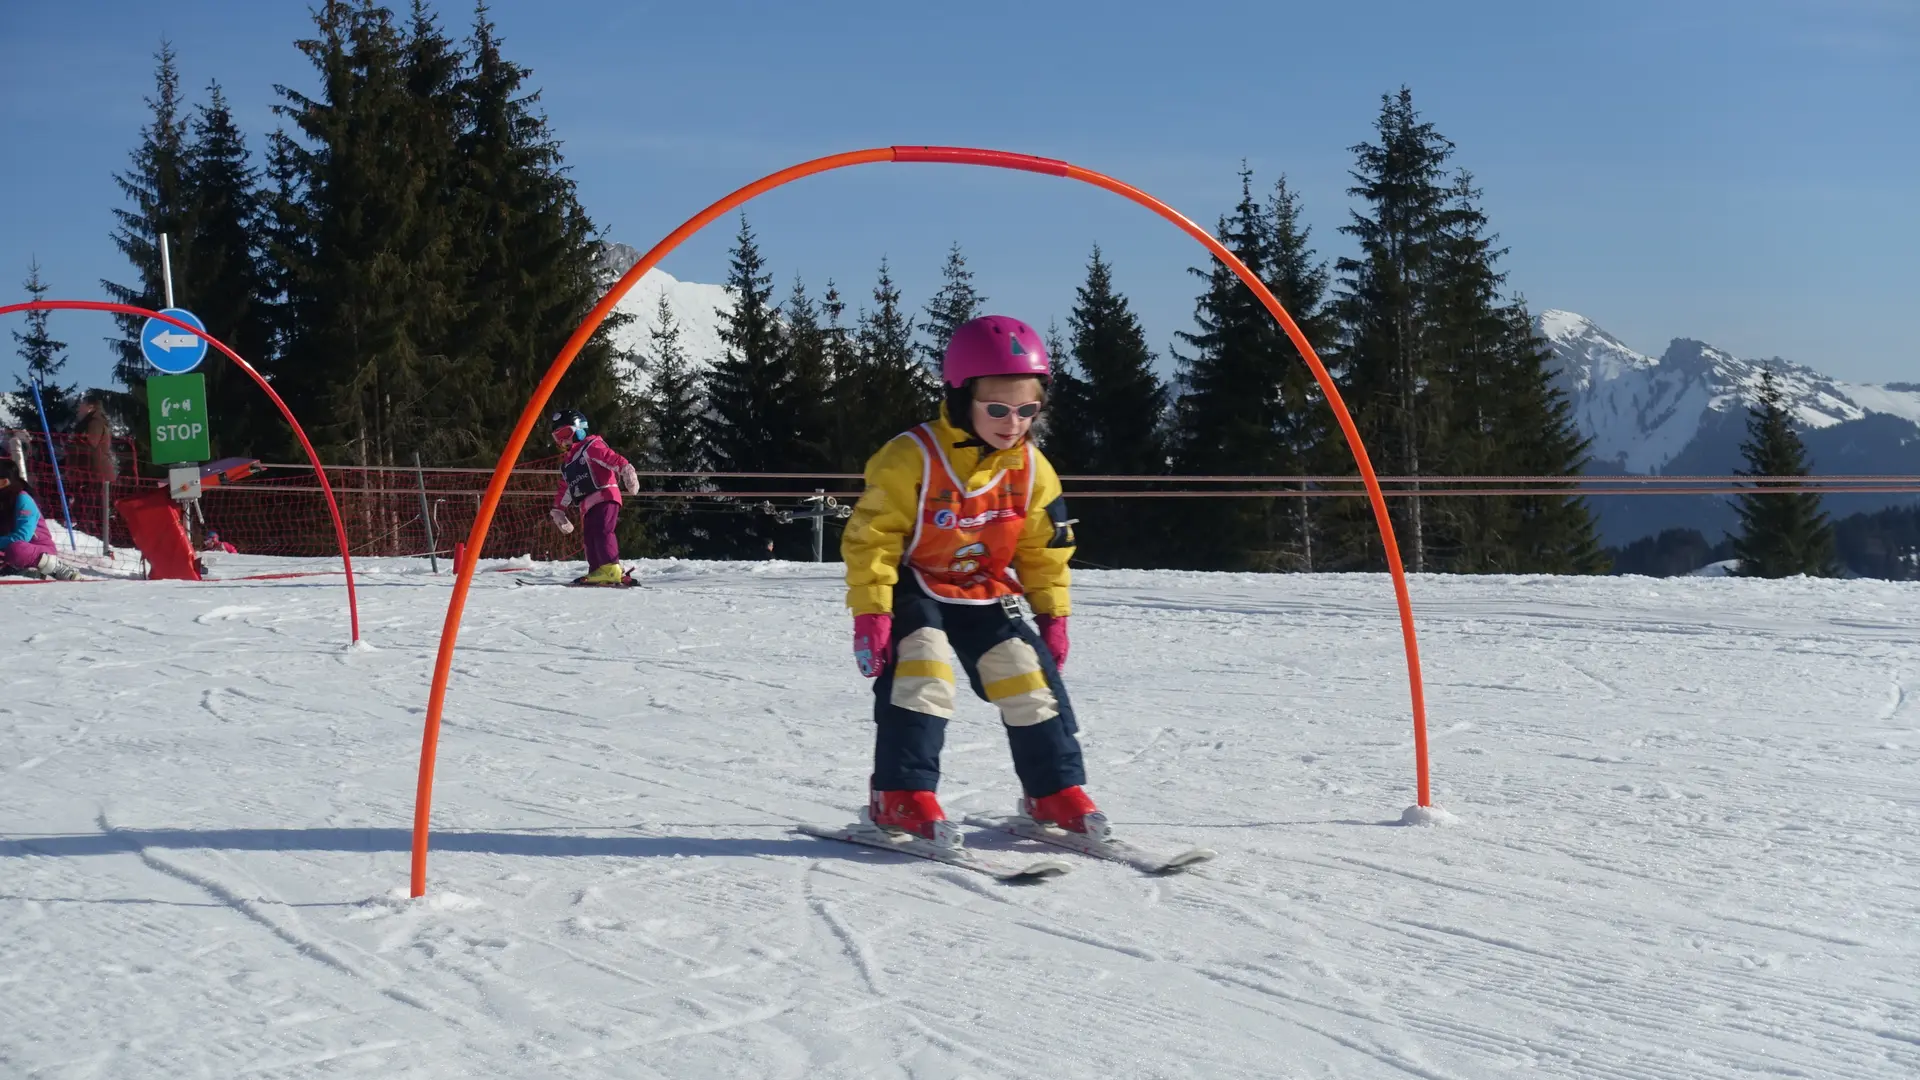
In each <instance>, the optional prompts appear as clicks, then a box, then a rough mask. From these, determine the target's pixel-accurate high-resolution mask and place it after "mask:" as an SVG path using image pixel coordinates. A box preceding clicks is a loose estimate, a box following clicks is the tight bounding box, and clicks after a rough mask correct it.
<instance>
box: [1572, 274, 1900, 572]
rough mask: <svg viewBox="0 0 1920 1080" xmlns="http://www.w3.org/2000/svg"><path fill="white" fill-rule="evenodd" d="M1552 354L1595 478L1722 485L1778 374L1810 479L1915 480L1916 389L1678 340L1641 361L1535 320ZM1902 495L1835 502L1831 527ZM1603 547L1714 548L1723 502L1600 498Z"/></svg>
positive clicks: (1580, 324) (1601, 336)
mask: <svg viewBox="0 0 1920 1080" xmlns="http://www.w3.org/2000/svg"><path fill="white" fill-rule="evenodd" d="M1534 324H1535V327H1536V328H1537V329H1538V330H1539V332H1540V335H1541V336H1542V337H1544V338H1545V339H1546V340H1547V342H1548V343H1549V344H1550V345H1551V346H1552V348H1553V353H1554V357H1555V359H1556V360H1557V361H1558V369H1557V371H1556V373H1555V382H1556V385H1557V386H1558V387H1559V388H1560V389H1561V390H1562V391H1563V392H1564V393H1565V394H1566V395H1567V400H1568V402H1569V403H1570V404H1571V405H1572V407H1573V415H1574V423H1575V425H1576V426H1577V427H1578V428H1579V431H1580V433H1581V434H1582V435H1584V436H1586V437H1587V438H1589V439H1591V440H1592V448H1591V450H1590V453H1591V454H1592V464H1591V466H1590V467H1589V470H1588V471H1589V472H1591V473H1595V474H1607V475H1632V474H1642V475H1652V474H1664V475H1671V476H1682V475H1717V476H1724V475H1727V474H1729V473H1732V472H1734V471H1736V470H1737V469H1739V468H1740V467H1741V465H1742V459H1741V456H1740V444H1741V442H1742V441H1744V440H1745V438H1746V420H1747V409H1748V407H1749V406H1750V405H1751V404H1752V403H1753V402H1754V401H1755V400H1756V399H1757V395H1758V392H1759V387H1760V374H1761V372H1762V371H1763V370H1764V369H1765V368H1766V367H1768V366H1772V367H1773V369H1774V372H1775V378H1776V379H1777V380H1778V382H1779V385H1780V388H1781V390H1782V391H1783V392H1784V394H1785V397H1786V404H1787V407H1788V409H1789V410H1790V411H1791V412H1792V413H1793V417H1794V421H1795V424H1796V426H1797V427H1798V428H1799V429H1800V432H1801V437H1802V438H1803V439H1804V440H1805V441H1806V444H1807V451H1808V456H1809V457H1810V458H1811V460H1812V462H1813V471H1814V472H1815V473H1823V474H1827V475H1840V474H1846V475H1881V474H1916V473H1920V384H1915V383H1887V384H1883V385H1875V384H1870V383H1847V382H1842V381H1840V380H1837V379H1833V378H1829V377H1828V376H1826V375H1823V374H1821V373H1820V372H1818V371H1815V370H1813V369H1812V368H1809V367H1806V366H1804V365H1800V364H1791V363H1787V362H1785V361H1783V360H1779V359H1774V360H1771V361H1755V360H1744V359H1741V358H1739V357H1736V356H1734V355H1732V354H1731V353H1728V352H1725V351H1724V350H1721V349H1717V348H1715V347H1713V346H1712V345H1708V344H1706V343H1705V342H1701V341H1695V340H1692V339H1689V338H1675V339H1674V340H1673V341H1672V342H1671V343H1669V344H1668V346H1667V349H1666V352H1664V353H1663V354H1661V355H1660V356H1659V357H1658V358H1655V357H1652V356H1649V355H1647V354H1645V353H1641V352H1638V351H1635V350H1634V349H1632V348H1630V347H1628V346H1627V345H1626V344H1624V343H1622V342H1621V341H1620V340H1619V339H1618V338H1616V337H1614V336H1613V335H1612V334H1609V333H1607V332H1606V331H1605V330H1603V329H1601V328H1600V327H1599V326H1597V325H1595V324H1594V323H1593V321H1592V320H1590V319H1588V318H1586V317H1585V316H1582V315H1578V314H1576V313H1574V312H1571V311H1560V310H1548V311H1543V312H1541V313H1540V314H1539V315H1538V316H1537V317H1536V318H1535V320H1534ZM1913 501H1914V499H1913V497H1911V496H1902V495H1880V496H1874V495H1845V496H1831V497H1829V498H1828V499H1827V500H1826V505H1827V509H1828V510H1829V512H1831V513H1833V514H1835V515H1836V516H1840V515H1844V514H1851V513H1856V512H1859V511H1863V510H1878V509H1881V508H1884V507H1887V506H1894V505H1904V504H1908V503H1911V502H1913ZM1595 505H1596V506H1597V508H1598V509H1599V510H1600V514H1601V527H1602V532H1603V533H1604V535H1605V537H1606V540H1607V542H1608V543H1614V544H1618V543H1624V542H1626V541H1630V540H1634V539H1638V538H1639V537H1642V536H1646V535H1649V534H1651V533H1654V532H1658V531H1659V530H1661V529H1665V528H1675V527H1688V528H1696V529H1699V530H1700V531H1701V532H1703V533H1705V534H1706V535H1707V536H1708V538H1709V539H1710V540H1713V539H1717V538H1718V537H1719V536H1720V535H1722V534H1723V533H1724V532H1726V531H1727V530H1728V529H1730V528H1731V527H1732V525H1733V522H1734V515H1733V512H1732V509H1731V507H1730V506H1729V504H1728V502H1727V500H1726V499H1725V498H1724V497H1685V496H1675V497H1672V498H1647V497H1632V498H1600V499H1596V500H1595Z"/></svg>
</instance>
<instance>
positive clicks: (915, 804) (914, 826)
mask: <svg viewBox="0 0 1920 1080" xmlns="http://www.w3.org/2000/svg"><path fill="white" fill-rule="evenodd" d="M867 820H868V821H870V822H872V823H873V824H875V825H877V826H879V827H880V828H882V829H886V830H888V831H889V832H903V833H909V834H911V835H914V836H917V837H919V838H921V839H922V840H930V841H932V842H934V843H936V844H939V845H941V846H942V847H959V846H960V830H959V829H957V828H955V827H954V826H953V824H952V823H951V822H949V821H948V820H947V813H946V811H944V810H942V809H940V800H939V799H938V798H937V797H935V795H934V794H933V792H931V791H872V792H869V793H868V795H867Z"/></svg>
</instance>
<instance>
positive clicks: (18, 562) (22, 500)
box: [0, 462, 80, 581]
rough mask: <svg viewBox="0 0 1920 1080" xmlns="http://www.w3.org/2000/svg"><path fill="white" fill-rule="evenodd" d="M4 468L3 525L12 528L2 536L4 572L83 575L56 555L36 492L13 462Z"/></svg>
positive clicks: (0, 483)
mask: <svg viewBox="0 0 1920 1080" xmlns="http://www.w3.org/2000/svg"><path fill="white" fill-rule="evenodd" d="M3 464H4V466H5V467H4V468H0V528H5V529H7V530H8V532H7V534H6V536H5V538H4V539H0V561H3V562H4V566H3V567H0V571H3V572H5V573H9V574H25V575H28V576H30V577H42V578H59V579H60V580H62V581H72V580H73V579H75V578H77V577H79V576H80V574H79V572H78V571H76V570H74V568H73V567H71V566H68V565H67V564H66V563H64V562H61V561H60V556H58V555H56V554H54V550H55V548H54V546H53V534H52V533H51V532H49V531H48V530H47V519H46V518H44V517H42V516H41V514H40V504H39V503H37V502H35V501H34V500H33V492H32V491H31V490H30V489H29V488H28V487H27V485H26V483H25V482H24V481H22V480H21V479H20V478H19V477H18V476H17V475H15V473H14V470H13V467H12V462H5V463H3Z"/></svg>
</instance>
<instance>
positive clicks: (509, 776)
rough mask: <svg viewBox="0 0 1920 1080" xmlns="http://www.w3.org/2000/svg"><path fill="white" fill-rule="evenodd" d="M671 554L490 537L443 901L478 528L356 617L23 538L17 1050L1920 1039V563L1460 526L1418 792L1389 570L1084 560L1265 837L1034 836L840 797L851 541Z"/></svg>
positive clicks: (1699, 1069)
mask: <svg viewBox="0 0 1920 1080" xmlns="http://www.w3.org/2000/svg"><path fill="white" fill-rule="evenodd" d="M287 565H288V564H285V563H276V562H269V561H267V560H249V559H229V560H225V561H223V562H222V564H221V565H220V566H219V567H218V568H217V569H219V570H220V571H221V572H222V573H225V574H229V575H232V574H239V573H243V572H249V571H252V572H260V571H265V570H268V569H285V568H286V567H287ZM314 565H316V567H317V566H318V564H314ZM641 569H642V572H643V574H644V576H645V577H646V579H647V582H648V587H647V588H645V589H642V590H633V591H626V592H608V591H593V590H581V589H565V588H523V587H517V586H516V584H515V581H514V575H513V574H510V573H483V574H481V575H479V580H478V584H477V585H476V587H475V589H474V591H473V595H472V600H471V602H470V603H469V605H468V608H467V617H466V627H465V631H464V634H463V637H462V640H461V648H460V652H459V655H458V658H457V661H456V663H455V667H454V681H453V684H452V691H451V695H450V698H449V702H448V707H447V727H446V730H445V733H444V737H443V740H442V744H441V754H440V760H439V781H438V788H437V797H436V802H435V805H434V826H435V829H436V831H435V833H434V850H433V856H432V862H431V865H430V891H429V893H428V895H427V896H426V897H424V898H422V899H419V900H408V899H406V894H405V885H406V878H407V843H408V828H409V825H410V822H411V811H412V805H413V791H414V776H415V774H414V768H415V764H416V761H417V755H418V752H419V745H420V727H421V720H422V713H423V707H424V705H425V702H426V693H427V680H428V673H429V669H430V666H431V664H432V659H433V643H434V640H435V637H436V634H437V632H438V629H439V625H440V621H441V619H442V616H443V613H444V610H445V605H446V601H447V597H448V588H447V579H446V578H445V576H441V577H434V576H430V575H428V574H427V573H426V572H425V569H424V567H419V568H416V567H415V566H414V565H412V564H408V563H402V562H397V561H396V562H388V563H379V562H377V561H376V562H375V563H374V564H373V565H371V566H367V567H366V570H367V573H366V574H365V576H364V578H363V582H362V591H361V594H360V595H361V605H362V609H361V610H362V614H363V618H364V620H365V624H366V627H367V630H366V633H367V636H368V638H369V639H370V641H371V642H372V643H373V644H374V645H375V646H377V648H376V649H374V650H359V651H354V650H349V649H347V648H345V647H344V645H343V642H344V638H345V612H344V605H343V603H342V597H341V589H340V587H339V586H340V581H339V578H338V577H334V576H317V577H311V578H294V579H287V580H282V581H273V582H213V583H202V584H188V583H166V582H156V583H138V582H117V581H95V582H87V583H78V584H72V585H58V584H56V585H38V586H12V587H4V588H0V618H3V619H4V625H5V627H6V628H7V631H8V636H9V639H10V641H11V655H10V658H9V670H8V674H7V683H6V692H5V695H4V697H0V775H3V776H4V777H5V781H4V783H0V957H4V962H0V1075H4V1076H8V1077H16V1076H17V1077H33V1078H42V1080H52V1078H77V1077H142V1078H166V1077H209V1076H211V1077H235V1076H271V1077H318V1076H342V1075H365V1076H378V1077H383V1078H394V1077H416V1078H428V1077H456V1076H488V1077H526V1078H541V1080H544V1078H549V1077H555V1076H566V1077H674V1078H688V1077H756V1078H761V1077H790V1078H801V1077H805V1078H828V1077H848V1078H851V1077H918V1078H959V1077H970V1078H989V1077H993V1078H997V1077H1005V1078H1032V1077H1045V1078H1049V1080H1056V1078H1057V1080H1074V1078H1086V1080H1094V1078H1101V1080H1105V1078H1114V1077H1206V1078H1254V1077H1260V1078H1270V1077H1315V1078H1324V1077H1421V1078H1428V1080H1436V1078H1457V1080H1480V1078H1485V1077H1491V1076H1499V1075H1526V1076H1547V1077H1579V1078H1583V1080H1590V1078H1607V1080H1662V1078H1674V1080H1714V1078H1734V1077H1740V1078H1747V1077H1756V1076H1798V1077H1887V1078H1893V1077H1902V1078H1908V1077H1913V1076H1915V1075H1920V861H1917V860H1920V586H1915V585H1912V584H1904V585H1903V584H1897V583H1888V582H1874V581H1850V582H1827V581H1785V582H1753V581H1742V580H1734V579H1720V580H1709V579H1683V580H1670V581H1657V582H1656V581H1651V580H1648V579H1639V578H1615V579H1583V580H1570V579H1554V578H1474V579H1465V578H1461V579H1440V578H1416V579H1415V580H1414V582H1413V595H1414V602H1415V605H1416V609H1417V611H1418V613H1419V616H1420V618H1421V625H1422V628H1423V638H1422V643H1423V647H1424V650H1425V652H1424V655H1425V659H1426V665H1427V689H1428V691H1429V694H1430V697H1429V700H1430V704H1431V708H1432V729H1431V730H1432V737H1433V752H1434V757H1433V763H1434V780H1435V793H1436V797H1437V798H1436V801H1437V802H1439V803H1440V804H1441V805H1443V806H1445V807H1446V808H1447V809H1448V810H1450V811H1451V812H1452V813H1453V815H1454V816H1455V818H1456V820H1455V821H1454V823H1453V824H1451V825H1449V826H1446V827H1438V828H1410V827H1402V826H1399V825H1397V824H1395V822H1397V821H1398V819H1399V817H1400V813H1401V811H1402V809H1403V808H1404V807H1406V806H1407V805H1408V804H1409V803H1410V802H1411V801H1412V785H1413V755H1412V749H1411V731H1410V726H1409V723H1408V717H1407V693H1406V684H1405V681H1404V678H1403V675H1402V667H1401V653H1400V636H1399V630H1398V627H1397V624H1396V621H1395V618H1394V614H1393V602H1392V595H1391V592H1390V590H1389V588H1388V585H1387V582H1386V581H1385V580H1384V579H1383V578H1380V577H1371V576H1351V577H1310V576H1291V577H1286V576H1275V577H1259V576H1232V575H1202V574H1179V573H1108V574H1098V573H1087V574H1084V575H1082V576H1081V578H1080V580H1079V583H1078V587H1077V589H1076V600H1077V607H1076V610H1075V613H1074V619H1073V627H1074V632H1075V639H1074V652H1073V656H1072V659H1071V661H1070V663H1069V664H1068V669H1067V673H1068V677H1069V680H1070V683H1069V685H1070V687H1071V689H1072V691H1073V693H1074V697H1075V702H1076V704H1077V705H1078V707H1079V708H1080V710H1081V711H1082V714H1083V716H1084V721H1085V731H1084V736H1085V743H1086V747H1087V752H1088V764H1089V769H1090V772H1091V774H1092V780H1091V785H1090V786H1091V790H1092V791H1093V793H1094V794H1095V795H1096V796H1097V797H1098V798H1099V799H1100V801H1101V802H1102V804H1103V805H1104V806H1105V808H1106V809H1107V810H1108V811H1109V812H1110V813H1111V815H1112V816H1113V818H1114V819H1115V820H1116V822H1117V823H1118V825H1119V828H1120V830H1121V831H1122V832H1123V833H1124V834H1126V835H1130V836H1133V837H1134V838H1136V839H1138V840H1140V841H1142V842H1145V843H1150V844H1155V845H1170V844H1174V843H1180V842H1203V843H1206V844H1208V845H1209V846H1212V847H1215V848H1217V849H1218V850H1219V851H1220V853H1221V854H1220V857H1219V859H1218V860H1216V861H1215V862H1213V863H1211V864H1209V865H1207V866H1205V867H1204V868H1201V869H1200V870H1198V871H1196V872H1194V873H1191V874H1188V875H1185V876H1177V877H1165V878H1152V877H1146V876H1143V875H1140V874H1138V873H1135V872H1134V871H1131V870H1128V869H1126V868H1123V867H1119V866H1115V865H1110V864H1105V863H1096V862H1092V861H1089V860H1085V859H1081V858H1079V857H1077V856H1069V858H1072V859H1074V860H1075V865H1074V870H1073V872H1072V873H1070V874H1068V875H1067V876H1065V877H1063V878H1059V879H1056V880H1054V881H1051V882H1048V883H1045V884H1042V885H1036V886H1026V887H1014V886H1002V885H998V884H996V883H994V882H992V881H991V880H989V879H987V878H984V877H981V876H979V875H975V874H971V873H968V872H966V871H962V870H956V869H953V868H949V867H944V866H940V865H936V864H932V863H927V862H920V861H915V860H911V859H907V858H905V857H901V856H896V855H889V854H885V853H877V852H869V851H866V850H864V849H859V848H854V847H851V846H847V845H841V844H835V843H833V842H830V841H823V840H818V839H812V838H808V837H804V836H800V835H796V834H795V833H794V832H793V826H794V825H795V824H797V823H800V822H825V823H836V822H842V821H846V820H848V819H850V818H851V816H852V813H853V808H854V807H855V806H856V805H858V804H859V802H860V801H861V799H862V797H863V785H864V778H865V771H866V767H867V754H868V746H869V738H870V728H869V723H868V720H867V706H868V697H867V685H868V684H866V683H865V682H864V681H863V680H861V679H860V678H859V677H858V675H857V674H856V673H855V672H854V670H853V664H852V661H851V660H850V659H849V658H848V655H847V652H848V646H847V637H848V633H847V620H846V618H845V616H844V614H843V612H842V610H841V607H840V603H839V598H840V588H839V585H838V582H837V574H836V571H837V569H838V568H837V567H834V566H826V567H815V566H803V565H787V564H774V563H761V564H751V565H748V564H677V563H648V564H642V567H641ZM570 570H571V572H577V568H565V567H552V568H542V569H540V570H538V571H535V573H536V574H538V575H540V576H541V577H542V578H543V579H544V580H549V581H551V580H558V579H560V578H561V577H564V576H565V575H566V574H567V573H568V572H569V571H570ZM997 725H998V721H997V720H996V719H995V718H994V716H993V714H992V712H991V711H990V710H989V709H988V708H987V707H986V706H985V705H982V704H979V703H977V702H975V703H971V705H970V707H966V708H964V709H963V712H962V716H961V718H960V719H959V720H957V721H956V722H955V724H954V725H953V728H952V730H951V733H950V738H949V744H948V754H947V759H946V763H947V768H948V775H947V778H946V783H945V786H944V788H943V790H942V795H943V797H944V798H945V800H946V802H947V805H948V808H949V811H950V812H952V813H957V812H960V811H986V812H994V811H1001V810H1004V809H1006V808H1008V807H1009V806H1010V805H1011V803H1012V801H1013V799H1014V796H1015V794H1016V792H1015V787H1014V781H1013V776H1012V773H1011V770H1010V768H1009V766H1008V764H1007V760H1006V752H1005V747H1004V740H1003V737H1002V734H1001V732H1000V730H999V728H998V726H997ZM1018 843H1019V842H1013V841H1009V842H1008V844H1005V845H1003V844H1000V843H999V842H997V841H994V840H993V839H991V838H990V837H981V838H979V841H978V844H979V846H981V847H989V846H992V847H1006V846H1013V845H1017V844H1018Z"/></svg>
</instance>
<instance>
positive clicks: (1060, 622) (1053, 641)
mask: <svg viewBox="0 0 1920 1080" xmlns="http://www.w3.org/2000/svg"><path fill="white" fill-rule="evenodd" d="M1033 624H1034V625H1035V626H1037V627H1039V628H1040V640H1041V641H1044V642H1046V644H1047V651H1048V652H1050V653H1052V654H1053V666H1054V667H1056V668H1059V669H1061V670H1062V671H1064V670H1066V667H1067V617H1066V616H1065V615H1062V616H1060V617H1059V618H1057V619H1056V618H1054V617H1053V616H1051V615H1035V616H1034V617H1033Z"/></svg>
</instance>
